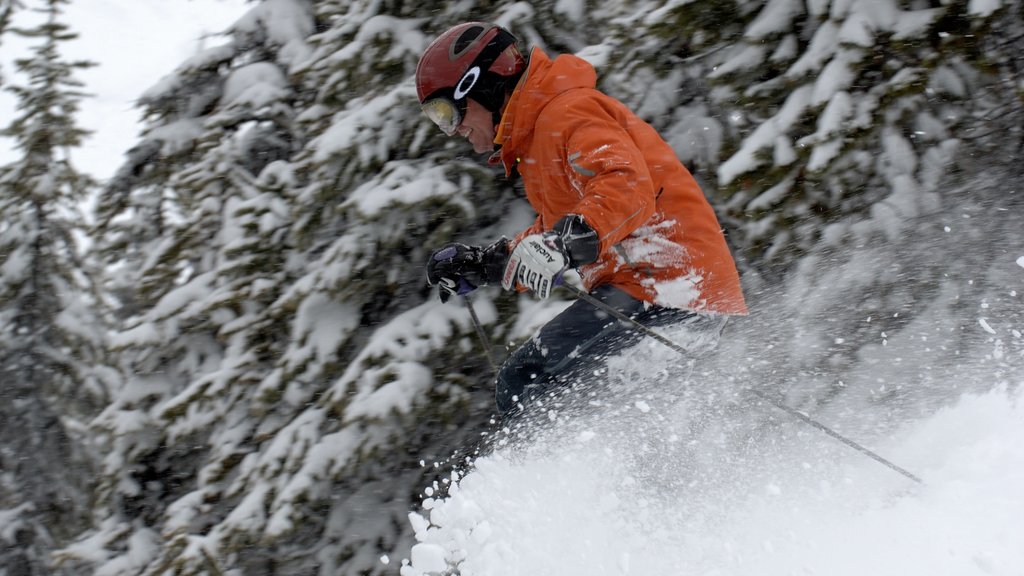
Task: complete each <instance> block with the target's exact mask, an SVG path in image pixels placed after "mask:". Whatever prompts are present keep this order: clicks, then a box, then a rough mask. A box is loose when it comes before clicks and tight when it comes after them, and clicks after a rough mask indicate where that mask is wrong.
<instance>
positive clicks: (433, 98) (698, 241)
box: [416, 22, 747, 414]
mask: <svg viewBox="0 0 1024 576" xmlns="http://www.w3.org/2000/svg"><path fill="white" fill-rule="evenodd" d="M596 81H597V74H596V72H595V70H594V68H593V67H592V66H591V65H590V64H588V63H587V62H586V61H584V60H582V59H580V58H578V57H576V56H572V55H559V56H557V57H556V58H555V59H553V60H552V59H551V58H550V57H548V56H547V54H545V53H544V52H543V51H542V50H540V49H539V48H534V49H533V50H532V52H531V53H530V55H529V58H526V57H524V55H523V53H522V52H521V51H520V50H519V48H518V46H517V41H516V38H515V37H514V36H513V35H512V34H511V33H510V32H509V31H508V30H506V29H504V28H503V27H501V26H497V25H495V24H492V23H487V22H468V23H464V24H460V25H458V26H455V27H453V28H451V29H449V30H448V31H446V32H445V33H443V34H442V35H441V36H439V37H438V38H437V39H436V40H434V42H433V43H431V44H430V46H428V47H427V49H426V51H425V52H424V54H423V56H422V57H421V59H420V62H419V65H418V66H417V68H416V90H417V94H418V97H419V101H420V105H421V107H422V110H423V112H424V114H425V115H426V116H427V117H428V118H430V120H432V121H433V122H434V123H435V124H437V126H438V127H439V128H440V129H441V130H442V131H444V133H445V134H447V135H448V136H455V135H459V136H462V137H463V138H465V139H467V140H468V141H469V142H470V143H471V144H472V145H473V148H474V150H475V151H476V152H478V153H487V154H490V155H491V156H490V158H489V161H490V162H491V163H492V164H497V163H499V162H500V163H501V164H503V165H504V168H505V173H506V176H511V175H512V174H513V172H517V173H518V174H519V175H520V177H521V178H522V181H523V185H524V187H525V190H526V197H527V199H528V200H529V202H530V205H531V206H532V207H533V208H534V210H535V211H536V212H537V214H538V216H537V219H536V221H535V222H534V223H533V225H532V226H530V227H529V228H527V229H526V230H523V231H522V232H521V233H519V234H518V235H517V236H516V237H515V238H514V239H512V240H509V239H505V238H502V239H500V240H498V241H497V242H495V243H494V244H491V245H490V246H486V247H480V246H467V245H464V244H460V243H449V244H446V245H444V246H443V247H441V248H440V249H439V250H437V251H436V252H434V253H433V254H432V255H431V257H430V259H429V261H428V263H427V281H428V283H429V284H430V285H431V286H434V285H436V286H438V288H439V290H440V296H441V300H442V301H447V300H448V298H449V297H450V296H451V295H453V294H458V295H464V294H467V293H469V292H471V291H472V290H474V289H476V288H478V287H480V286H486V285H488V284H496V283H498V282H500V283H501V285H502V287H503V288H504V289H506V290H520V291H522V290H530V291H532V292H533V293H534V294H535V295H536V296H537V297H539V298H546V297H547V296H548V295H549V294H550V292H551V290H552V288H553V287H554V286H556V285H557V284H559V283H560V281H561V279H562V275H563V274H564V273H565V272H566V271H568V270H569V269H570V268H572V269H576V270H577V272H578V273H579V276H580V281H581V283H582V284H583V286H584V289H585V290H586V291H587V292H589V293H590V294H591V295H592V296H593V297H595V298H596V299H598V300H600V301H601V302H603V303H605V304H606V305H608V306H610V307H612V308H614V309H616V310H618V311H619V312H621V313H623V314H625V315H627V316H630V317H632V318H634V319H636V320H637V321H639V322H641V323H643V324H645V325H648V326H659V325H665V324H669V323H671V324H679V323H685V324H686V325H687V326H688V327H689V329H691V330H693V331H694V333H703V334H706V335H710V336H711V339H712V340H714V341H715V342H717V338H718V334H719V333H720V331H721V328H722V326H723V325H724V321H725V319H726V318H727V317H728V316H730V315H737V314H746V312H747V308H746V305H745V303H744V299H743V294H742V291H741V289H740V282H739V275H738V273H737V271H736V266H735V264H734V262H733V259H732V256H731V254H730V253H729V249H728V247H727V245H726V242H725V238H724V235H723V233H722V230H721V228H720V226H719V224H718V220H717V218H716V217H715V214H714V212H713V210H712V209H711V206H710V205H709V204H708V202H707V200H706V199H705V198H704V195H703V193H702V192H701V190H700V188H699V187H698V185H697V183H696V181H695V180H694V178H693V176H692V175H691V174H690V172H689V171H688V170H687V169H686V168H685V167H684V166H683V165H682V163H681V162H680V161H679V159H678V158H677V157H676V155H675V153H674V152H673V150H672V149H671V148H670V147H669V145H668V144H667V143H665V141H664V140H662V139H661V137H660V136H659V135H658V134H657V132H656V131H655V130H654V129H653V128H652V127H651V126H650V125H649V124H647V123H646V122H644V121H643V120H641V119H639V118H638V117H637V116H636V115H634V114H633V113H632V112H631V111H630V110H629V109H628V108H627V107H626V106H625V105H623V104H622V103H621V102H619V101H617V100H615V99H614V98H611V97H610V96H607V95H605V94H603V93H602V92H600V91H598V90H596V89H595V85H596ZM641 337H642V334H641V333H639V332H637V331H635V330H632V329H630V327H629V326H627V325H624V324H623V323H620V322H618V321H616V320H615V319H614V318H611V317H609V315H608V314H607V313H606V312H604V311H602V310H601V309H599V308H597V307H595V306H594V305H593V304H591V303H589V302H587V301H586V300H583V299H580V300H577V301H576V302H575V303H573V304H572V305H571V306H569V307H568V308H567V309H566V310H565V311H563V312H562V313H561V314H559V315H558V316H557V317H555V318H554V319H552V320H551V321H550V322H548V323H547V324H546V325H545V326H543V327H542V328H541V329H540V330H539V331H538V333H537V334H536V335H534V336H533V337H532V338H531V339H530V340H529V341H527V342H526V343H525V344H524V345H522V346H521V347H519V348H518V349H517V350H516V351H515V352H513V353H512V355H511V356H510V357H509V358H508V360H507V361H506V362H505V363H504V364H503V365H502V367H501V369H500V370H499V373H498V376H497V383H496V393H495V394H496V401H497V405H498V408H499V409H500V410H501V411H502V412H503V413H505V414H509V413H513V412H519V411H520V410H522V409H524V407H526V406H528V405H530V404H531V403H532V402H534V401H536V400H538V399H540V398H541V397H542V396H543V395H544V394H546V393H548V392H550V391H553V390H555V389H556V388H557V387H559V386H563V385H564V384H565V383H566V382H571V381H572V379H573V378H574V377H578V376H579V375H580V374H581V373H583V372H584V371H587V370H591V369H593V367H594V362H595V361H596V360H597V359H599V358H601V357H602V356H604V355H607V354H608V353H610V352H613V351H615V350H618V349H621V347H623V346H626V345H629V344H632V343H635V342H637V341H639V339H640V338H641Z"/></svg>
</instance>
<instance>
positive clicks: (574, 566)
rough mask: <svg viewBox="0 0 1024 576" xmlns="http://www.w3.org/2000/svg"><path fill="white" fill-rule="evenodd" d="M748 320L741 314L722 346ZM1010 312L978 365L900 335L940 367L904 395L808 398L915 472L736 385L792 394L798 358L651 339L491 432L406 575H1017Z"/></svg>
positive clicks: (829, 418)
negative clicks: (680, 355) (556, 399)
mask: <svg viewBox="0 0 1024 576" xmlns="http://www.w3.org/2000/svg"><path fill="white" fill-rule="evenodd" d="M1011 295H1012V296H1013V298H1019V296H1018V293H1017V292H1011ZM1017 302H1019V300H1017ZM990 321H992V322H995V320H990ZM755 324H756V322H749V323H747V324H744V323H742V322H740V323H738V325H737V326H735V327H734V328H733V333H732V344H728V343H724V345H725V346H726V352H728V353H729V354H728V355H729V356H730V357H734V354H733V353H734V352H735V349H734V347H736V346H740V344H737V342H738V341H744V340H745V341H749V340H752V339H754V338H756V337H757V334H758V333H759V332H760V330H758V329H755V328H754V326H755ZM1005 324H1006V323H1002V324H1000V326H1001V327H1002V328H1004V329H1003V330H1002V332H1003V333H1002V334H1000V336H1003V337H1005V338H1006V339H1007V340H1008V343H1003V344H1001V345H997V348H996V350H1000V349H1001V350H1003V351H1002V352H998V353H995V354H986V353H985V350H990V351H991V350H993V348H992V345H993V342H992V341H991V338H990V339H988V340H986V339H985V338H983V337H979V338H976V339H975V343H976V346H973V347H969V348H965V349H964V353H967V350H970V354H971V355H972V357H973V358H975V359H976V361H967V359H965V358H958V359H957V360H955V361H954V360H950V361H949V362H948V363H946V362H943V363H941V364H942V366H941V368H940V367H939V366H937V365H933V363H934V362H935V359H934V358H933V357H931V356H928V355H920V356H913V354H914V352H913V351H910V352H908V351H907V350H906V349H903V350H902V351H901V352H900V354H903V355H906V354H911V355H912V356H910V357H907V358H902V361H901V364H902V366H900V368H899V370H900V373H905V374H912V373H914V372H915V370H916V371H918V372H931V371H935V370H939V371H940V372H941V374H942V376H941V377H940V378H938V379H937V380H936V379H935V378H934V377H929V378H927V379H925V381H926V382H927V386H925V385H923V384H921V383H920V382H918V384H917V385H916V388H915V390H916V391H915V392H911V393H907V394H906V395H904V396H903V397H902V398H903V399H902V401H893V400H892V399H887V400H886V401H881V402H873V401H871V400H856V398H857V395H856V394H848V395H846V396H844V395H842V394H840V395H838V396H837V398H838V399H836V400H834V401H833V402H832V403H831V404H827V405H824V404H823V405H821V407H820V408H819V409H816V410H817V411H816V412H815V413H811V414H810V415H811V416H812V417H815V418H818V419H820V420H822V421H823V423H824V424H826V425H828V426H830V427H832V428H833V429H835V430H837V431H839V432H840V433H843V434H846V435H848V436H852V437H853V439H854V440H856V441H858V442H861V443H863V444H865V445H866V446H868V447H869V448H871V449H872V450H874V451H876V452H878V453H879V454H881V455H882V456H884V457H886V458H888V459H890V460H892V461H893V462H895V463H896V464H898V465H900V466H902V467H904V468H906V469H908V470H910V471H911V472H913V473H914V474H916V475H917V476H919V477H921V478H922V479H923V482H922V483H921V484H918V483H915V482H913V481H912V480H910V479H908V478H906V477H904V476H901V475H900V474H898V473H896V472H895V471H893V470H890V469H888V468H886V467H884V466H882V465H880V464H879V463H877V462H875V461H873V460H871V459H869V458H867V457H865V456H864V455H863V454H861V453H859V452H856V451H854V450H852V449H850V448H848V447H846V446H844V445H842V444H840V443H839V442H836V441H835V440H833V439H831V438H829V437H828V436H826V435H824V434H822V433H821V432H819V431H817V430H815V429H813V428H810V427H807V426H806V425H804V424H801V423H799V422H797V421H795V420H793V419H792V418H791V417H789V416H788V415H786V414H785V413H783V412H781V411H779V410H777V409H775V408H773V407H772V406H770V405H769V404H766V403H764V402H759V401H758V400H757V399H756V398H754V397H752V396H751V395H749V394H748V393H746V392H745V390H748V389H750V388H752V387H757V388H759V389H763V390H764V391H766V392H769V393H773V394H776V395H779V397H782V396H781V394H782V392H783V391H784V389H785V387H786V383H787V382H793V381H794V378H795V377H796V375H795V374H793V373H787V372H786V371H785V370H783V371H782V372H773V371H770V370H763V369H759V368H758V367H757V366H758V364H759V361H758V360H757V359H756V358H754V357H747V358H746V359H745V361H744V362H739V363H737V362H735V361H733V362H729V361H728V360H727V359H726V358H723V357H721V355H720V357H719V358H717V359H712V360H708V361H706V362H705V364H704V366H705V367H704V368H703V369H702V368H700V367H698V368H697V369H696V370H694V371H693V372H690V371H689V370H688V369H687V368H686V367H685V366H680V365H679V364H680V363H679V362H678V361H676V362H673V360H675V359H674V358H673V357H672V355H673V354H674V353H673V352H671V351H668V350H667V349H665V348H663V347H660V345H659V344H657V343H653V342H652V343H648V344H641V345H640V346H638V348H637V349H635V350H632V351H630V353H628V354H624V355H623V357H622V358H618V359H613V361H612V362H611V363H610V366H609V373H608V374H607V375H601V376H600V377H599V379H600V380H601V381H613V382H618V384H614V385H611V386H608V387H602V388H600V389H599V390H598V389H593V388H592V389H591V392H592V393H591V394H590V395H587V394H583V395H582V396H583V397H584V399H585V401H582V402H576V403H575V406H573V405H569V404H558V403H554V404H549V406H548V408H552V409H553V410H552V411H551V412H548V414H546V415H545V418H544V421H543V425H539V424H532V425H531V426H532V427H531V429H530V430H528V431H526V433H525V434H524V433H513V434H507V433H503V432H501V431H496V432H495V439H494V442H493V444H494V446H495V448H494V450H493V451H491V452H490V453H489V454H488V455H486V456H483V457H480V458H478V459H477V460H476V461H475V462H474V463H473V465H472V466H471V467H470V468H469V469H468V470H466V471H463V472H462V473H459V474H456V475H454V476H451V477H448V478H441V479H439V481H438V482H436V483H435V484H434V485H433V486H430V487H426V489H425V491H424V502H423V504H424V505H423V510H421V511H419V512H414V513H412V514H410V521H411V522H412V525H413V527H414V528H415V531H416V538H417V540H418V543H417V544H416V545H415V546H413V547H412V549H411V550H408V549H406V550H398V551H395V556H394V558H395V559H397V558H403V560H402V566H401V567H400V573H401V574H402V576H422V575H424V574H442V573H443V574H459V575H461V576H481V575H486V576H518V575H522V576H527V575H529V576H538V575H546V574H551V575H558V576H577V575H578V576H601V575H616V576H618V575H658V576H670V575H737V576H739V575H750V576H755V575H756V576H774V575H792V574H822V575H828V576H841V575H851V576H854V575H856V576H865V575H872V576H881V575H889V574H891V575H894V576H897V575H898V576H908V575H921V576H925V575H927V576H935V575H944V574H948V575H957V576H960V575H972V574H978V575H993V574H995V575H1020V574H1024V533H1022V532H1021V528H1022V526H1024V524H1022V520H1021V519H1022V518H1024V491H1022V488H1021V487H1022V486H1024V405H1022V403H1021V396H1022V387H1021V384H1022V383H1024V373H1022V372H1021V371H1020V369H1019V368H1020V361H1021V359H1022V358H1021V357H1020V355H1021V349H1022V346H1021V344H1022V342H1021V334H1020V331H1019V327H1018V328H1017V329H1012V328H1011V329H1005V328H1006V327H1005ZM986 325H988V322H986ZM968 329H976V330H979V331H980V330H981V329H980V328H977V324H975V325H974V326H970V327H968ZM984 334H985V335H988V336H991V335H990V334H988V333H987V331H985V332H984ZM670 335H671V334H670ZM748 343H749V342H748ZM930 344H931V345H933V346H941V344H940V343H937V342H936V341H935V339H933V340H931V341H930ZM892 345H893V346H900V343H899V342H894V343H893V344H892ZM903 346H906V344H905V343H904V344H903ZM999 346H1001V347H1002V348H1000V347H999ZM915 358H916V360H915ZM925 364H927V365H925ZM699 366H700V365H699ZM652 367H654V369H652ZM885 370H886V368H883V367H879V366H877V364H875V363H874V362H873V360H872V361H869V360H865V361H864V363H863V364H862V365H860V366H858V367H856V368H855V371H857V372H859V373H860V374H859V376H860V377H861V379H862V380H865V381H866V380H868V379H869V378H870V377H871V376H872V375H874V376H878V377H880V376H881V375H883V374H885ZM641 375H643V376H641ZM805 376H806V375H805ZM888 385H889V386H890V387H892V386H893V383H892V382H891V381H890V383H889V384H888ZM788 401H790V402H792V401H793V400H792V399H790V400H788ZM900 402H902V403H903V404H909V406H903V407H902V408H900V409H896V410H894V409H893V407H892V405H893V404H898V403H900ZM894 414H898V415H899V417H898V418H897V421H895V422H894V421H892V420H893V417H894ZM524 438H525V439H524ZM428 464H429V463H428ZM383 560H384V561H386V562H395V560H394V559H391V558H385V559H383Z"/></svg>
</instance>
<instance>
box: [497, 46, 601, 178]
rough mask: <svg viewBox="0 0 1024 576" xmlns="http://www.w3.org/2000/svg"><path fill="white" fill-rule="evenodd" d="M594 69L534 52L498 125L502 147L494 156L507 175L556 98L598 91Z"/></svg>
mask: <svg viewBox="0 0 1024 576" xmlns="http://www.w3.org/2000/svg"><path fill="white" fill-rule="evenodd" d="M596 84H597V73H596V72H595V71H594V67H593V66H591V65H590V64H589V63H587V62H586V61H585V60H583V59H581V58H578V57H576V56H572V55H568V54H563V55H560V56H558V57H557V58H555V59H554V60H552V59H551V58H549V57H548V55H547V54H545V53H544V51H543V50H541V49H539V48H534V49H533V50H532V51H531V53H530V65H529V66H528V67H527V68H526V72H524V73H523V77H522V78H520V79H519V83H518V84H516V88H515V90H513V92H512V96H511V98H509V101H508V104H507V105H506V106H505V111H504V113H503V114H502V116H501V122H500V123H499V124H498V131H497V133H496V135H495V138H494V142H495V144H497V145H498V146H500V148H499V149H498V151H497V152H495V153H494V155H493V156H492V157H491V159H490V161H491V162H492V163H495V164H496V163H498V162H499V161H500V162H501V163H502V164H504V166H505V175H506V176H508V175H511V173H512V170H513V168H515V165H516V163H517V162H518V160H519V158H520V157H521V155H522V152H523V151H524V150H525V149H526V148H527V147H528V145H529V143H530V141H531V140H532V139H533V132H534V128H535V123H536V120H537V116H538V115H539V114H540V112H541V110H543V109H544V107H545V106H547V105H548V103H550V102H551V101H552V100H554V99H555V97H556V96H558V95H559V94H562V93H563V92H566V91H568V90H572V89H575V88H594V87H595V86H596Z"/></svg>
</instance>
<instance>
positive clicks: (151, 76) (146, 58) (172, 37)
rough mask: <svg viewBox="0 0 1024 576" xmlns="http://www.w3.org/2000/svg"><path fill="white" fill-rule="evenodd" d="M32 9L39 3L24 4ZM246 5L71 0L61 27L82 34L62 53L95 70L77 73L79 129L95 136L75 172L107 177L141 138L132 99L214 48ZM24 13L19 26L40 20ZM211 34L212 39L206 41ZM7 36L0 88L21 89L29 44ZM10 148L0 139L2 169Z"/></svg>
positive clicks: (3, 110) (202, 0)
mask: <svg viewBox="0 0 1024 576" xmlns="http://www.w3.org/2000/svg"><path fill="white" fill-rule="evenodd" d="M25 3H26V4H27V6H28V7H29V8H32V7H36V6H39V5H41V4H42V3H41V2H39V1H38V0H26V2H25ZM251 6H252V4H247V3H246V2H245V0H73V2H72V3H71V5H70V6H69V7H68V8H67V11H66V14H65V17H64V22H65V23H67V24H68V25H70V26H71V28H72V31H74V32H76V33H78V34H79V38H78V39H77V40H76V41H74V42H69V43H67V44H66V45H65V47H64V48H63V51H62V55H63V57H64V58H66V59H69V60H91V61H93V62H95V63H97V64H98V66H96V67H93V68H90V69H88V70H83V71H79V72H78V75H77V77H78V79H79V80H81V81H83V82H85V84H86V88H85V89H86V91H87V92H89V93H91V94H93V95H94V97H92V98H87V99H85V100H83V101H82V110H81V112H80V114H79V117H78V122H79V124H80V125H81V126H82V127H83V128H86V129H89V130H92V131H93V132H94V133H93V135H92V137H90V138H89V139H88V140H86V142H85V143H84V145H83V147H82V149H81V150H78V151H76V152H74V153H73V159H74V162H75V165H76V167H77V168H78V169H79V170H82V171H84V172H88V173H89V174H92V175H93V176H95V177H97V178H100V179H106V178H109V177H110V176H111V175H112V174H113V173H114V171H115V170H117V168H118V166H120V164H121V160H122V158H123V155H124V152H125V151H126V150H128V149H129V148H131V147H132V146H133V145H134V144H135V142H136V140H137V137H138V134H139V125H138V120H139V111H138V110H136V109H135V108H134V107H133V102H134V100H135V99H136V98H137V97H138V96H139V95H140V94H142V92H143V91H145V90H146V89H147V88H149V87H150V86H152V85H153V84H155V83H156V82H157V80H159V79H160V78H161V77H163V76H164V75H166V74H168V73H170V72H171V71H173V70H174V68H175V67H177V66H178V64H180V63H181V62H182V61H184V59H185V58H186V57H188V56H191V55H192V54H194V53H195V52H196V51H197V50H199V49H201V48H203V47H207V46H211V45H216V44H218V43H220V42H222V41H223V38H220V37H216V36H215V35H216V34H217V33H219V32H221V31H223V30H224V29H225V28H227V27H228V26H230V25H231V24H233V23H234V22H235V21H236V20H237V19H238V18H240V17H241V16H242V15H243V14H245V12H246V10H248V8H250V7H251ZM26 12H27V11H25V12H23V13H22V16H21V18H20V19H18V20H16V24H21V25H27V24H31V23H32V22H34V21H35V20H28V19H27V18H37V16H29V15H28V14H26ZM211 35H214V37H211ZM15 40H17V39H15V38H12V37H10V35H7V36H6V37H5V38H4V41H3V44H0V62H2V66H3V73H4V77H5V83H8V84H20V83H21V78H20V77H19V76H18V75H16V74H14V68H13V65H12V60H13V59H14V58H16V57H20V56H22V55H25V54H26V52H25V51H26V49H27V45H26V44H25V43H23V42H16V41H15ZM14 106H15V100H14V97H13V96H12V95H11V94H9V93H7V92H3V93H0V127H6V126H7V124H8V123H9V122H10V119H11V117H12V114H13V112H14ZM17 158H18V156H17V155H15V154H14V153H13V152H12V151H11V147H10V141H9V140H8V139H2V138H0V165H4V164H8V163H10V162H12V161H15V160H17Z"/></svg>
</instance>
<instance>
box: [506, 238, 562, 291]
mask: <svg viewBox="0 0 1024 576" xmlns="http://www.w3.org/2000/svg"><path fill="white" fill-rule="evenodd" d="M568 269H569V257H568V255H566V253H565V248H564V246H563V245H562V239H561V237H560V236H559V235H558V234H556V233H554V232H545V233H544V234H530V235H529V236H526V237H525V238H523V239H522V240H521V241H520V242H519V244H518V245H517V246H516V248H515V250H513V251H512V255H511V256H509V259H508V263H507V264H506V265H505V273H504V274H503V275H502V277H501V286H502V288H504V289H505V290H512V289H514V288H515V284H516V282H518V283H519V284H522V285H523V286H525V287H526V288H529V289H530V290H532V291H533V293H534V294H535V295H536V296H537V297H538V298H542V299H543V298H547V297H548V295H550V294H551V288H553V287H554V286H555V285H556V284H561V282H562V274H564V273H565V271H566V270H568Z"/></svg>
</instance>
